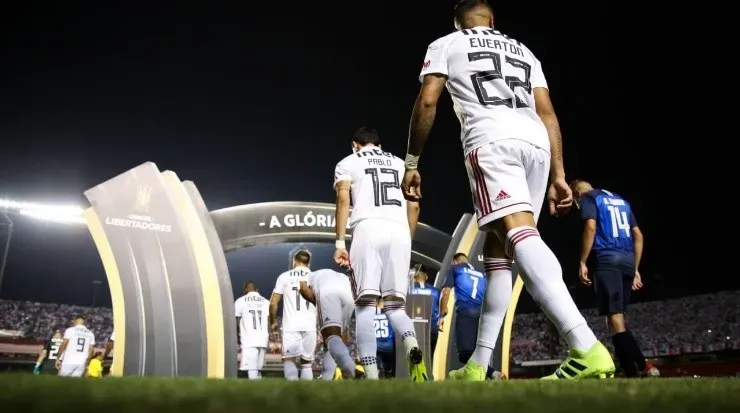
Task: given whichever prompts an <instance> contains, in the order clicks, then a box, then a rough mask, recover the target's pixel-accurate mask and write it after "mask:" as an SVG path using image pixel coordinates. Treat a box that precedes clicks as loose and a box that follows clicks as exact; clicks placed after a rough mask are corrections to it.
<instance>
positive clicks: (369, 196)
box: [334, 146, 409, 228]
mask: <svg viewBox="0 0 740 413" xmlns="http://www.w3.org/2000/svg"><path fill="white" fill-rule="evenodd" d="M405 170H406V169H405V166H404V162H403V160H401V159H400V158H398V157H396V156H394V155H393V154H391V153H389V152H384V151H383V150H381V149H380V148H378V147H375V146H366V147H364V148H362V149H361V150H360V151H358V152H356V153H353V154H352V155H349V156H347V157H346V158H344V159H342V160H341V161H340V162H339V163H338V164H337V167H336V168H335V169H334V187H335V188H336V186H337V183H339V182H340V181H349V182H350V183H351V184H352V215H351V216H350V220H349V224H350V228H354V227H355V226H356V225H357V224H358V223H359V222H360V221H362V220H365V219H369V218H374V219H385V220H388V221H394V222H397V223H399V224H402V225H406V226H408V224H409V222H408V216H407V213H406V200H405V199H404V198H403V193H402V192H401V180H402V179H403V174H404V172H405Z"/></svg>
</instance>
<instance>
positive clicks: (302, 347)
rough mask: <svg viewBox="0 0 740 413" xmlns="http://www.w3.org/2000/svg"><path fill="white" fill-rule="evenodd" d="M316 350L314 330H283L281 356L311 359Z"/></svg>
mask: <svg viewBox="0 0 740 413" xmlns="http://www.w3.org/2000/svg"><path fill="white" fill-rule="evenodd" d="M315 351H316V332H315V331H283V358H284V359H287V358H293V357H300V358H302V359H303V360H306V361H311V360H313V354H314V352H315Z"/></svg>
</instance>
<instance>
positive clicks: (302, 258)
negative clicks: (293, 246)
mask: <svg viewBox="0 0 740 413" xmlns="http://www.w3.org/2000/svg"><path fill="white" fill-rule="evenodd" d="M293 259H294V260H296V261H298V262H300V263H301V264H303V265H308V264H310V263H311V253H310V252H308V251H306V250H300V251H298V252H296V253H295V255H294V256H293Z"/></svg>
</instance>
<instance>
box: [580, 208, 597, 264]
mask: <svg viewBox="0 0 740 413" xmlns="http://www.w3.org/2000/svg"><path fill="white" fill-rule="evenodd" d="M597 214H598V210H597V208H596V200H594V198H593V197H592V196H591V195H589V194H583V195H582V196H581V218H582V219H583V233H582V234H581V254H580V262H581V264H585V263H586V260H588V256H589V255H590V254H591V249H592V248H593V246H594V237H595V236H596V219H597V218H598V215H597Z"/></svg>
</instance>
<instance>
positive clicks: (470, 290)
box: [445, 263, 486, 310]
mask: <svg viewBox="0 0 740 413" xmlns="http://www.w3.org/2000/svg"><path fill="white" fill-rule="evenodd" d="M445 287H450V288H454V289H455V305H456V306H457V309H458V310H465V309H468V308H480V306H481V303H482V302H483V297H484V296H485V294H486V277H484V276H483V273H482V272H480V271H478V270H476V269H475V268H473V266H472V265H470V264H467V263H462V264H456V265H453V266H452V268H450V273H449V274H448V275H447V279H446V280H445Z"/></svg>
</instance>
